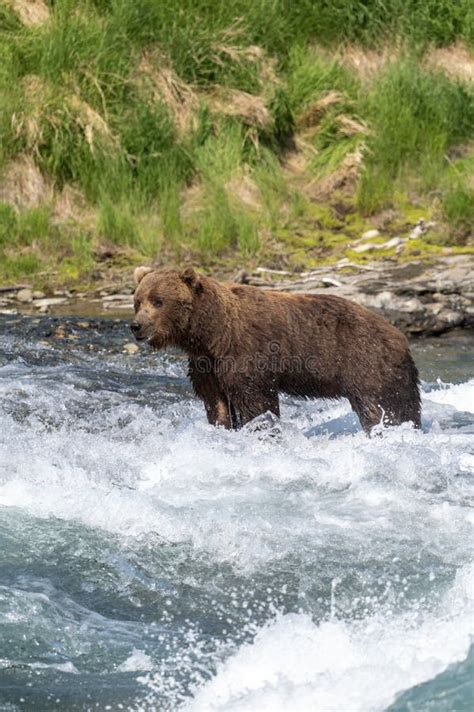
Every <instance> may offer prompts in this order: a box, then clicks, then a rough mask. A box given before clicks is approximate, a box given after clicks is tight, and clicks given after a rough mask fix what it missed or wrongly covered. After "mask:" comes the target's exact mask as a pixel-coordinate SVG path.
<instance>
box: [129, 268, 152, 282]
mask: <svg viewBox="0 0 474 712" xmlns="http://www.w3.org/2000/svg"><path fill="white" fill-rule="evenodd" d="M150 272H153V270H152V268H151V267H136V268H135V270H134V272H133V279H134V281H135V284H140V282H141V281H142V279H143V277H144V276H145V275H146V274H150Z"/></svg>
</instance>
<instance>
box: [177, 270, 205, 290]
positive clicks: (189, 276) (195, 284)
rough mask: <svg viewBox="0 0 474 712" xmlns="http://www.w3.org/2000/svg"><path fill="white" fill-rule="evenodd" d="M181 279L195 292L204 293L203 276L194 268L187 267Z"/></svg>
mask: <svg viewBox="0 0 474 712" xmlns="http://www.w3.org/2000/svg"><path fill="white" fill-rule="evenodd" d="M180 277H181V279H182V280H183V282H184V283H185V284H187V285H188V287H191V289H192V290H193V291H194V292H202V290H203V285H202V281H201V275H199V274H198V273H197V272H196V271H195V269H194V267H186V269H184V270H183V271H182V272H181V274H180Z"/></svg>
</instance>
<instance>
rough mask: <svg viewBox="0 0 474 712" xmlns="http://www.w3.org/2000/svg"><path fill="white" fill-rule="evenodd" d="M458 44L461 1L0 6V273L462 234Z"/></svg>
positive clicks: (465, 174) (467, 175) (464, 147)
mask: <svg viewBox="0 0 474 712" xmlns="http://www.w3.org/2000/svg"><path fill="white" fill-rule="evenodd" d="M473 47H474V5H473V3H472V0H458V2H452V0H385V1H384V2H381V1H380V0H366V1H365V2H363V1H362V0H260V1H259V2H256V0H234V1H233V2H231V3H230V2H229V3H227V2H221V1H220V0H174V1H173V0H170V1H169V2H161V1H160V0H75V1H74V2H73V1H70V0H56V1H55V2H49V3H45V2H44V1H43V0H34V1H33V2H26V0H8V1H6V0H3V2H2V1H1V0H0V137H1V145H0V278H1V279H2V280H5V279H7V280H12V281H13V280H18V279H19V278H22V277H24V276H26V275H36V277H35V279H36V280H38V279H40V278H41V277H43V279H44V280H46V281H47V279H48V278H49V277H48V275H51V274H54V275H56V277H55V278H56V279H58V280H64V281H71V280H74V279H84V278H87V275H89V274H91V273H92V272H93V271H94V270H95V269H96V265H97V263H100V262H101V261H102V263H103V262H104V261H107V260H108V261H109V262H112V263H113V264H116V265H117V266H118V267H119V266H120V265H129V264H130V263H132V262H134V261H141V260H143V259H144V258H146V259H151V258H157V257H158V259H161V260H170V259H172V260H179V259H194V260H199V261H200V262H201V263H204V264H209V265H211V264H214V265H216V264H218V263H219V260H226V261H227V263H229V264H232V263H238V262H239V261H240V262H242V261H250V262H251V261H252V260H265V261H266V263H267V264H270V265H272V266H275V267H278V266H287V267H294V268H298V267H311V266H313V265H314V264H316V263H318V262H319V261H321V260H328V259H334V258H335V257H342V256H349V257H350V258H351V259H355V258H356V257H357V258H358V259H364V258H365V257H364V256H362V257H361V256H360V255H358V254H357V255H356V254H355V253H353V252H352V250H351V242H353V241H354V240H355V239H357V238H359V237H360V235H361V234H362V233H363V232H364V231H365V230H367V229H370V228H371V227H374V225H376V226H378V227H379V228H380V229H381V232H383V233H386V234H388V235H395V234H396V235H403V234H406V233H407V232H408V231H409V229H410V227H411V226H413V224H414V223H415V222H416V220H417V219H418V218H420V217H424V218H425V219H429V220H433V221H434V222H435V223H436V225H435V226H434V227H433V228H432V229H431V231H430V232H429V233H428V234H427V235H426V237H425V238H423V240H416V241H411V242H410V243H407V245H406V246H405V247H404V248H403V251H402V254H401V255H400V257H401V258H404V257H409V256H410V254H413V253H416V254H419V253H420V252H426V251H428V252H429V251H435V252H436V251H437V250H438V251H439V250H441V249H442V246H443V245H457V246H460V247H461V248H462V246H465V245H469V244H470V240H471V238H472V226H473V224H474V184H473V175H474V90H473V83H474V55H473ZM381 239H382V241H383V238H381ZM377 254H390V251H389V252H387V251H384V250H381V251H379V252H378V253H377Z"/></svg>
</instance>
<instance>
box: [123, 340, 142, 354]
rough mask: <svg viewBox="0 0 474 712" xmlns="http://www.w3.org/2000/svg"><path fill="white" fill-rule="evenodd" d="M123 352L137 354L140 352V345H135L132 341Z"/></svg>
mask: <svg viewBox="0 0 474 712" xmlns="http://www.w3.org/2000/svg"><path fill="white" fill-rule="evenodd" d="M123 351H124V352H125V353H126V354H136V353H138V352H139V351H140V347H139V346H138V344H134V343H133V341H131V342H129V343H127V344H124V346H123Z"/></svg>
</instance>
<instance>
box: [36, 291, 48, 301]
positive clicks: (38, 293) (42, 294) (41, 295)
mask: <svg viewBox="0 0 474 712" xmlns="http://www.w3.org/2000/svg"><path fill="white" fill-rule="evenodd" d="M45 297H46V294H45V293H44V292H41V291H40V290H36V291H34V292H33V299H44V298H45Z"/></svg>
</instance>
